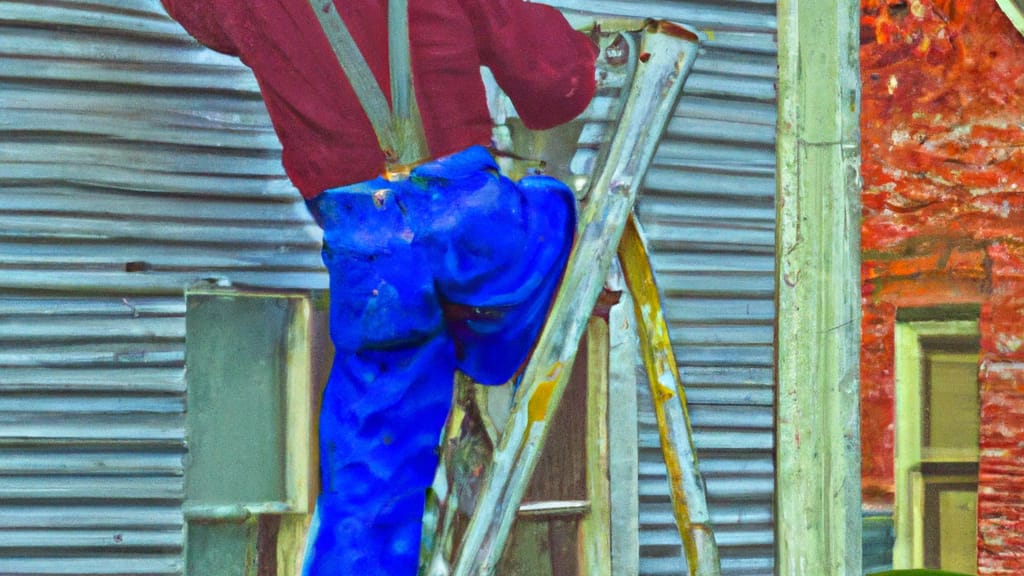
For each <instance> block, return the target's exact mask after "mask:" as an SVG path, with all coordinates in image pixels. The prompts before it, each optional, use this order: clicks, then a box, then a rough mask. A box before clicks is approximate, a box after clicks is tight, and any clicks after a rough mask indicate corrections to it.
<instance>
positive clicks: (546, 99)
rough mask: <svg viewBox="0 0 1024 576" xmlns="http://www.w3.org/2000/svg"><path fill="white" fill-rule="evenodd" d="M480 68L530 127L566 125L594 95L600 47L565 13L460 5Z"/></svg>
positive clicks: (522, 6)
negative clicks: (472, 33)
mask: <svg viewBox="0 0 1024 576" xmlns="http://www.w3.org/2000/svg"><path fill="white" fill-rule="evenodd" d="M462 2H463V6H464V7H465V9H466V11H467V13H468V14H469V16H470V18H471V20H472V21H473V27H474V28H475V31H476V42H477V48H478V50H479V52H480V59H481V63H482V64H484V65H485V66H487V67H488V68H490V69H491V71H492V72H493V73H494V77H495V79H496V80H497V81H498V84H499V85H500V86H501V88H502V90H504V91H505V93H506V94H508V96H509V98H511V99H512V103H513V104H514V105H515V107H516V111H517V112H519V115H520V116H521V117H522V119H523V122H524V123H525V124H526V126H527V127H528V128H531V129H534V130H544V129H547V128H551V127H553V126H557V125H558V124H563V123H565V122H568V121H570V120H572V119H573V118H575V117H576V116H578V115H579V114H580V113H581V112H583V110H584V109H585V108H586V107H587V104H589V103H590V100H591V98H593V97H594V91H595V90H596V86H595V82H594V62H595V60H596V59H597V47H596V46H595V45H594V43H593V42H592V41H591V40H590V38H588V37H587V36H586V35H585V34H583V33H581V32H577V31H576V30H573V29H572V27H570V26H569V23H568V22H566V20H565V17H563V16H562V14H561V12H559V11H558V10H556V9H554V8H552V7H550V6H545V5H543V4H535V3H530V2H524V1H523V0H462Z"/></svg>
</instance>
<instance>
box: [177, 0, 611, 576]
mask: <svg viewBox="0 0 1024 576" xmlns="http://www.w3.org/2000/svg"><path fill="white" fill-rule="evenodd" d="M163 3H164V5H165V7H166V8H167V10H168V12H169V13H170V14H171V16H172V17H174V18H175V19H177V20H178V21H179V22H181V23H182V25H183V26H184V27H185V28H186V29H187V30H188V31H189V32H190V33H191V34H193V35H194V36H195V37H196V38H197V39H198V40H199V41H200V42H202V43H204V44H206V45H207V46H209V47H211V48H213V49H214V50H217V51H220V52H224V53H227V54H231V55H235V56H238V57H240V58H241V59H242V61H243V62H244V63H246V64H247V65H248V66H249V67H251V68H252V69H253V71H254V73H255V75H256V78H257V80H258V81H259V84H260V87H261V90H262V93H263V97H264V100H265V102H266V105H267V110H268V112H269V113H270V117H271V120H272V121H273V124H274V128H275V130H276V131H277V134H278V136H279V138H280V140H281V143H282V146H283V164H284V167H285V170H286V172H287V173H288V175H289V177H290V178H291V180H292V182H293V183H294V184H295V186H296V187H297V188H298V189H299V191H300V192H301V193H302V195H303V196H304V197H305V199H306V201H307V204H308V206H309V207H310V210H311V212H312V213H313V215H314V217H315V218H316V220H317V221H318V223H320V225H321V227H323V228H324V250H323V257H324V263H325V264H326V266H327V268H328V270H329V272H330V286H331V312H330V314H331V338H332V340H333V341H334V344H335V348H336V351H337V356H336V359H335V364H334V367H333V370H332V373H331V376H330V380H329V382H328V385H327V389H326V392H325V395H324V399H323V409H322V412H321V416H320V466H321V495H320V497H319V498H318V502H317V510H316V515H315V517H314V525H313V527H312V530H311V535H310V546H309V548H308V551H307V557H306V564H305V566H306V567H305V572H306V574H308V575H310V576H325V575H336V574H337V575H356V574H358V575H377V574H380V575H388V576H402V575H412V574H415V572H416V569H417V560H418V557H419V554H420V539H421V535H420V532H421V528H420V526H421V516H422V514H423V508H424V496H425V493H426V490H427V488H428V487H429V486H430V484H431V481H432V480H433V477H434V472H435V468H436V466H437V452H436V447H437V442H438V438H439V436H440V432H441V429H442V427H443V425H444V422H445V418H446V417H447V414H448V411H449V409H450V403H451V399H452V379H453V378H452V377H453V373H454V370H456V369H459V370H462V371H464V372H466V373H468V374H469V375H470V376H471V377H473V378H474V379H475V380H476V381H478V382H481V383H485V384H501V383H504V382H505V381H507V380H509V379H510V378H511V377H512V376H513V375H514V374H515V373H516V371H517V370H519V369H520V367H521V366H522V365H523V363H524V362H525V361H526V358H527V356H528V354H529V352H530V349H531V347H532V346H533V343H534V341H535V340H536V337H537V334H538V333H539V331H540V329H541V327H542V325H543V322H544V319H545V316H546V313H547V310H548V307H549V305H550V303H551V299H552V296H553V294H554V292H555V290H556V289H557V287H558V283H559V279H560V277H561V274H562V271H563V268H564V266H565V262H566V259H567V258H568V255H569V251H570V248H571V246H572V243H573V234H574V231H575V205H574V198H573V195H572V193H571V192H570V190H569V189H568V188H567V187H566V186H564V185H563V184H561V183H560V182H558V181H556V180H554V179H551V178H547V177H541V176H534V177H528V178H525V179H523V180H522V181H520V182H518V183H515V182H512V181H510V180H508V179H507V178H505V177H503V176H501V175H500V173H499V171H498V167H497V164H496V163H495V161H494V159H493V158H492V157H491V155H490V154H489V153H488V151H487V150H486V149H485V148H484V147H483V146H485V145H487V144H488V143H489V142H490V133H491V132H490V131H491V121H490V117H489V114H488V110H487V106H486V98H485V92H484V86H483V84H482V82H481V80H480V75H479V67H480V66H481V65H485V66H488V67H490V68H491V70H492V71H493V72H494V75H495V77H496V79H497V80H498V82H499V84H500V85H501V87H502V89H503V90H505V92H506V93H508V94H509V96H510V98H511V99H512V101H513V103H514V104H515V106H516V108H517V110H518V112H519V114H520V116H521V117H522V118H523V120H524V122H525V123H526V125H527V126H528V127H531V128H537V129H543V128H549V127H552V126H554V125H557V124H560V123H563V122H567V121H569V120H571V119H573V118H574V117H575V116H576V115H578V114H579V113H580V112H581V111H583V110H584V108H585V107H586V106H587V104H588V103H589V101H590V99H591V98H592V97H593V94H594V91H595V85H594V60H595V57H596V55H597V49H596V46H594V44H593V43H592V42H591V41H590V40H589V39H588V38H587V37H586V36H585V35H582V34H580V33H578V32H575V31H574V30H572V29H571V28H570V27H569V25H568V24H567V23H566V21H565V20H564V19H563V18H562V16H561V15H560V14H559V13H558V12H557V11H556V10H554V9H552V8H549V7H546V6H543V5H539V4H532V3H527V2H523V1H521V0H489V1H484V0H412V1H411V2H410V3H409V4H410V5H409V6H408V8H406V6H405V2H402V1H399V2H395V1H394V0H392V1H391V2H390V3H389V4H390V5H387V6H386V3H385V2H384V1H383V0H356V1H349V2H337V5H335V4H334V3H332V2H331V0H311V1H310V2H309V3H306V2H299V1H289V2H285V1H283V0H268V1H265V2H235V1H233V0H163ZM406 10H408V11H406ZM339 12H340V18H339V17H338V16H339V14H338V13H339ZM408 28H411V33H410V32H409V31H408ZM389 41H390V42H389ZM332 52H333V54H332ZM410 76H411V77H412V78H413V79H414V81H412V80H410ZM420 118H422V120H421V119H420ZM421 126H422V133H421V132H420V127H421Z"/></svg>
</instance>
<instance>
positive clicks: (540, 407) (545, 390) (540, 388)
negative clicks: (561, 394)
mask: <svg viewBox="0 0 1024 576" xmlns="http://www.w3.org/2000/svg"><path fill="white" fill-rule="evenodd" d="M561 373H562V363H561V362H556V363H555V364H554V365H553V366H552V367H551V369H550V370H548V373H547V375H546V376H545V377H544V379H543V380H541V381H540V382H538V383H537V387H536V388H535V389H534V390H533V394H532V395H531V396H530V403H529V404H528V405H527V409H526V414H527V417H528V419H529V421H530V422H531V423H533V422H540V421H541V420H545V419H546V418H547V417H548V406H550V405H551V394H552V393H553V392H554V391H555V384H557V383H558V377H559V375H561Z"/></svg>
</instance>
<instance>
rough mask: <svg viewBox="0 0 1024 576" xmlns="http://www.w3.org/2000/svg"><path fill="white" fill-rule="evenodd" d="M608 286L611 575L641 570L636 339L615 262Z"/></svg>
mask: <svg viewBox="0 0 1024 576" xmlns="http://www.w3.org/2000/svg"><path fill="white" fill-rule="evenodd" d="M613 269H614V270H613V272H612V273H611V274H610V275H609V280H610V281H609V287H610V288H611V289H612V290H616V291H621V292H622V296H621V299H620V300H619V303H618V304H616V305H615V306H612V308H611V311H610V312H609V321H608V329H609V342H610V344H609V355H608V379H609V382H608V396H609V402H608V438H609V446H608V456H609V460H610V462H609V470H608V475H609V479H610V484H611V487H610V497H611V510H610V514H611V571H612V574H614V575H615V576H636V575H637V574H639V572H640V482H639V479H640V445H639V430H638V422H637V410H638V408H639V406H638V402H637V375H636V364H637V358H638V356H639V350H638V347H639V343H638V341H637V335H636V325H635V321H634V318H633V298H632V297H631V296H630V294H629V292H628V291H627V290H626V289H625V280H624V279H623V278H622V277H621V271H620V270H619V268H618V266H613Z"/></svg>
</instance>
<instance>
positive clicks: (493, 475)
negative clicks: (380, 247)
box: [435, 22, 698, 576]
mask: <svg viewBox="0 0 1024 576" xmlns="http://www.w3.org/2000/svg"><path fill="white" fill-rule="evenodd" d="M636 44H638V46H637V48H638V50H634V51H633V52H632V54H634V55H637V56H640V55H643V56H640V57H641V62H642V64H641V65H640V66H639V68H638V74H637V77H636V78H635V80H634V82H633V85H632V86H631V88H630V94H629V97H628V100H627V104H626V106H625V109H624V111H623V115H622V119H621V121H620V126H619V129H618V130H617V131H616V134H615V136H614V138H613V140H612V143H611V148H610V151H609V155H608V163H607V164H606V165H605V166H603V167H602V172H601V175H600V176H599V177H598V178H597V179H596V181H595V183H594V186H593V188H592V190H591V193H590V198H589V201H588V203H587V205H586V207H585V209H584V211H583V214H582V216H581V219H580V227H581V230H580V234H579V239H578V240H577V243H576V246H575V247H574V249H573V253H572V255H571V256H570V259H569V265H568V268H567V270H566V274H565V278H564V279H563V282H562V286H561V288H560V290H559V293H558V296H557V297H556V300H555V304H554V306H553V308H552V313H551V316H550V317H549V319H548V322H547V324H546V325H545V328H544V330H543V332H542V334H541V337H540V340H539V342H538V344H537V347H536V348H535V350H534V354H533V358H532V360H531V361H530V363H529V366H528V367H527V369H526V373H525V375H524V379H523V382H524V385H523V386H522V387H521V388H520V390H519V394H517V397H516V400H515V404H514V406H513V411H512V414H511V415H510V417H509V421H508V424H507V425H506V427H505V432H504V433H503V435H502V438H501V442H500V444H499V446H498V448H497V450H496V451H495V456H494V461H493V463H492V465H491V466H490V467H489V470H488V471H487V476H486V479H485V481H484V487H483V489H482V490H481V493H480V496H479V500H478V503H477V505H476V510H477V511H478V512H481V511H487V513H486V514H484V513H477V514H474V515H473V518H472V519H471V520H470V523H469V526H468V528H467V530H466V534H465V536H464V538H463V541H462V544H461V546H460V550H459V553H458V556H457V559H456V563H455V568H454V572H453V573H454V574H455V575H456V576H468V575H470V574H472V575H490V574H493V573H494V571H495V569H496V567H497V564H498V562H499V561H500V559H501V554H502V552H503V550H504V546H505V542H506V540H507V538H508V535H509V532H510V531H511V528H512V524H513V521H514V520H515V514H516V511H517V510H518V507H519V504H520V502H521V501H522V497H523V494H524V493H525V490H526V486H527V483H528V482H529V479H530V477H531V476H532V474H533V470H534V467H535V466H536V463H537V459H538V456H539V454H540V452H541V449H542V448H543V445H544V440H545V436H546V433H547V429H548V424H549V422H550V417H551V416H553V415H554V413H555V411H556V410H557V407H558V403H559V402H560V400H561V397H562V393H563V392H564V390H565V385H566V383H567V381H568V377H569V374H570V372H571V367H572V363H573V360H574V358H575V355H576V350H577V347H578V344H579V339H580V337H581V336H582V333H583V330H584V328H585V327H586V323H587V320H588V319H589V317H590V313H591V311H592V310H593V307H594V305H595V303H596V301H597V297H598V295H599V294H600V292H601V289H602V287H603V285H604V281H605V277H606V275H607V273H608V269H609V267H610V265H611V261H612V259H613V258H614V254H615V248H616V247H617V246H618V243H619V239H620V238H621V236H622V233H623V229H624V227H625V225H626V221H627V219H628V216H629V214H630V211H631V210H632V207H633V204H634V202H635V199H636V196H637V192H638V190H639V187H640V184H641V182H642V179H643V177H644V175H645V174H646V171H647V168H648V166H649V165H650V162H651V160H652V158H653V156H654V152H655V149H656V148H657V145H658V141H659V140H660V137H661V134H662V132H663V130H664V128H665V125H666V124H667V122H668V120H669V118H670V117H671V114H672V112H673V110H674V108H675V102H676V100H677V99H678V96H679V93H680V91H681V88H682V84H683V82H684V81H685V78H686V75H687V73H688V72H689V70H690V67H691V66H692V64H693V61H694V59H695V58H696V54H697V48H698V40H697V36H696V35H695V34H694V33H693V32H691V31H689V30H687V29H685V28H683V27H681V26H678V25H675V24H671V23H667V22H653V23H651V24H650V25H648V26H647V27H646V28H645V30H644V31H643V32H642V33H640V34H639V41H638V42H636ZM436 552H437V550H435V553H436Z"/></svg>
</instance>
